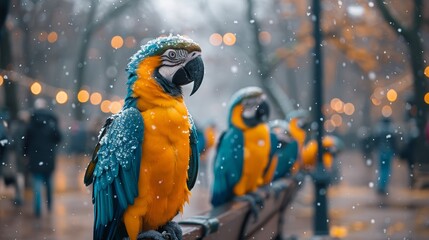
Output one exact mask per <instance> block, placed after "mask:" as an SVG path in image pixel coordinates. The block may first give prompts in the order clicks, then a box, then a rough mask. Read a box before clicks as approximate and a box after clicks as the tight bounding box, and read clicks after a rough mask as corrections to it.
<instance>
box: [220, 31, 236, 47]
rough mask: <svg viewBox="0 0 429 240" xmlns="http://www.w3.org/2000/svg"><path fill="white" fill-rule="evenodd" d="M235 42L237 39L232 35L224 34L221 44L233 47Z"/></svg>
mask: <svg viewBox="0 0 429 240" xmlns="http://www.w3.org/2000/svg"><path fill="white" fill-rule="evenodd" d="M236 40H237V39H236V37H235V35H234V34H233V33H225V34H224V35H223V43H225V45H227V46H232V45H234V44H235V41H236Z"/></svg>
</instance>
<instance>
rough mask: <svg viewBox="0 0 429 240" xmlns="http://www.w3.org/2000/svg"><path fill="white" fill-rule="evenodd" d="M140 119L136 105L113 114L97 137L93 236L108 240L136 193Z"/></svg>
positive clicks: (140, 144) (141, 132)
mask: <svg viewBox="0 0 429 240" xmlns="http://www.w3.org/2000/svg"><path fill="white" fill-rule="evenodd" d="M143 130H144V125H143V118H142V116H141V114H140V112H139V111H138V110H137V109H136V108H127V109H124V110H123V111H121V112H120V113H119V114H117V115H115V117H114V120H113V121H112V123H111V125H110V126H109V128H108V129H107V131H106V134H105V135H104V136H103V137H102V138H101V139H100V149H99V151H98V153H97V157H98V162H97V164H96V166H95V169H94V177H93V178H94V181H93V184H94V190H93V196H94V199H93V201H94V204H95V207H94V210H95V212H94V219H95V220H94V239H112V238H117V237H118V236H115V234H116V232H117V229H116V228H117V227H118V225H119V224H120V223H119V222H118V221H120V220H121V219H122V215H123V213H124V211H125V209H126V207H127V206H128V205H130V204H133V203H134V198H135V197H137V195H138V177H139V168H140V161H141V152H142V151H141V146H142V142H143Z"/></svg>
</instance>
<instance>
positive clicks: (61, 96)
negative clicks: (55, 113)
mask: <svg viewBox="0 0 429 240" xmlns="http://www.w3.org/2000/svg"><path fill="white" fill-rule="evenodd" d="M68 98H69V97H68V95H67V93H66V92H64V91H63V90H61V91H59V92H58V93H57V95H56V96H55V100H57V102H58V103H59V104H64V103H66V102H67V100H68Z"/></svg>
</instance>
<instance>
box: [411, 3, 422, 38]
mask: <svg viewBox="0 0 429 240" xmlns="http://www.w3.org/2000/svg"><path fill="white" fill-rule="evenodd" d="M423 8H424V6H423V0H414V22H413V30H414V31H418V30H419V29H420V27H421V26H422V23H423Z"/></svg>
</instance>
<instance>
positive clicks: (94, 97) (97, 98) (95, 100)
mask: <svg viewBox="0 0 429 240" xmlns="http://www.w3.org/2000/svg"><path fill="white" fill-rule="evenodd" d="M101 100H102V97H101V94H100V93H99V92H93V93H92V94H91V96H90V97H89V101H90V102H91V104H93V105H98V104H100V103H101Z"/></svg>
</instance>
